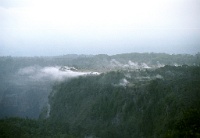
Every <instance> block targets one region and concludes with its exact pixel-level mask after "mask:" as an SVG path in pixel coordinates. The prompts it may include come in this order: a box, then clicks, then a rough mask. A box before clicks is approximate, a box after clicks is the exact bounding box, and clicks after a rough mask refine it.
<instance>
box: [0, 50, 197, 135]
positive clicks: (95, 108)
mask: <svg viewBox="0 0 200 138" xmlns="http://www.w3.org/2000/svg"><path fill="white" fill-rule="evenodd" d="M112 59H115V60H116V61H118V62H119V63H120V65H121V64H122V67H121V68H120V66H118V65H113V67H111V65H112V64H111V62H110V61H112ZM129 60H131V61H137V62H138V65H139V64H140V63H141V64H142V63H143V62H144V63H146V64H148V65H149V66H151V67H152V68H150V69H147V68H137V69H131V68H129V67H128V68H125V69H124V65H125V64H127V63H128V62H129ZM26 61H27V62H26ZM157 61H159V63H160V64H167V65H166V66H164V67H161V68H153V66H155V65H157V64H158V62H157ZM0 62H1V63H2V64H0V66H1V69H0V76H1V78H2V79H0V81H1V83H0V85H1V87H0V96H1V97H0V117H2V116H3V117H4V116H5V115H7V116H8V117H9V115H11V116H12V114H13V112H15V113H17V115H18V116H19V117H24V118H17V117H13V118H2V119H0V137H2V138H4V137H5V138H7V137H11V138H12V137H22V138H23V137H24V138H31V137H33V138H37V137H38V138H43V137H67V138H79V137H93V138H96V137H99V138H110V137H113V138H121V137H123V138H131V137H133V138H135V137H145V138H151V137H152V138H153V137H164V138H172V137H173V138H174V137H175V138H176V137H177V138H179V137H200V125H199V124H200V100H199V99H200V85H199V84H200V67H199V54H197V55H195V56H191V55H168V54H155V53H149V54H148V53H146V54H137V53H134V54H121V55H115V56H107V55H97V56H84V55H81V56H78V55H68V56H61V57H54V58H50V57H35V58H12V57H1V58H0ZM175 63H176V64H178V65H179V66H174V64H175ZM183 64H185V65H183ZM31 65H38V66H41V67H42V66H44V67H45V66H54V65H61V66H63V65H68V66H73V67H76V68H77V69H79V70H89V69H91V70H92V71H101V72H102V73H101V74H100V75H86V76H81V77H77V78H73V79H70V80H66V81H62V82H56V83H55V84H54V85H53V89H52V90H51V93H49V92H48V91H49V90H50V85H51V84H52V83H53V82H50V81H48V80H47V81H44V82H34V81H31V82H28V81H27V80H26V78H25V76H21V78H20V77H19V76H17V75H16V70H19V69H20V68H22V67H27V66H31ZM172 65H173V66H172ZM13 76H14V77H13ZM13 78H15V79H17V81H19V82H24V84H23V85H21V84H20V85H16V86H15V85H13V84H14V83H10V82H11V81H12V80H13V81H14V80H15V79H13ZM19 78H20V79H19ZM21 80H24V81H21ZM28 83H30V84H28ZM27 84H28V85H27ZM26 85H27V86H26ZM19 86H20V87H19ZM30 86H31V87H30ZM22 87H23V89H22ZM45 95H46V97H47V95H49V96H48V102H49V105H48V107H44V108H43V109H40V108H41V106H42V105H43V104H41V101H44V98H42V97H45ZM20 96H21V97H20ZM12 97H20V98H18V99H17V100H16V99H15V100H14V98H12ZM22 97H23V98H22ZM6 98H7V99H6ZM9 98H10V99H11V100H9V101H8V99H9ZM25 99H26V101H24V100H25ZM19 100H20V102H19ZM27 103H29V104H27ZM9 106H10V107H9ZM8 107H9V108H8ZM11 107H12V108H11ZM39 107H40V108H39ZM8 109H9V110H8ZM25 111H26V112H28V113H29V114H25ZM20 113H21V114H20ZM36 113H37V114H36ZM39 113H40V116H39V115H38V114H39ZM26 115H28V117H29V118H25V116H26ZM36 116H39V118H37V117H36ZM30 118H35V119H34V120H33V119H30Z"/></svg>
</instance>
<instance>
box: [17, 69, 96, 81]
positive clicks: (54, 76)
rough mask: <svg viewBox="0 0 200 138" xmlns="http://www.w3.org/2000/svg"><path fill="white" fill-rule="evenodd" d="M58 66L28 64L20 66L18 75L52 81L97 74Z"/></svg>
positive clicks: (36, 79) (34, 79) (33, 79)
mask: <svg viewBox="0 0 200 138" xmlns="http://www.w3.org/2000/svg"><path fill="white" fill-rule="evenodd" d="M64 69H65V70H62V67H60V66H55V67H53V66H51V67H39V66H29V67H25V68H21V69H20V70H19V71H18V74H19V75H23V76H26V77H28V78H29V79H30V80H32V81H45V80H52V81H63V80H65V79H70V78H74V77H78V76H83V75H91V74H93V75H98V74H99V73H98V72H78V71H72V70H70V69H68V67H65V68H64Z"/></svg>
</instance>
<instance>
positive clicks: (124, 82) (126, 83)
mask: <svg viewBox="0 0 200 138" xmlns="http://www.w3.org/2000/svg"><path fill="white" fill-rule="evenodd" d="M128 84H129V81H127V79H125V78H124V79H121V80H120V82H119V86H123V87H125V86H127V85H128Z"/></svg>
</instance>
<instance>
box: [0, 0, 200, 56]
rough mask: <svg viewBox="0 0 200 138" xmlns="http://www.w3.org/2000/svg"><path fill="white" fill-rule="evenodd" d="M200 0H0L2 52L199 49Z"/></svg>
mask: <svg viewBox="0 0 200 138" xmlns="http://www.w3.org/2000/svg"><path fill="white" fill-rule="evenodd" d="M199 13H200V1H199V0H140V1H139V0H137V1H136V0H130V1H128V0H101V1H96V0H84V1H82V0H73V1H68V0H34V1H31V0H1V2H0V56H9V55H11V56H54V55H63V54H74V53H75V54H101V53H104V54H118V53H130V52H165V53H171V54H173V53H174V54H177V53H189V54H195V53H197V52H200V39H199V38H200V16H199Z"/></svg>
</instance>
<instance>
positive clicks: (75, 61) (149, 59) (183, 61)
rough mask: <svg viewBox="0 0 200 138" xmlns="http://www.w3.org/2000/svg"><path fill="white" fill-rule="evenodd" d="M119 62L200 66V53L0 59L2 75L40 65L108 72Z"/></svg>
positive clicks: (0, 73) (72, 55)
mask: <svg viewBox="0 0 200 138" xmlns="http://www.w3.org/2000/svg"><path fill="white" fill-rule="evenodd" d="M112 59H116V60H117V61H119V62H121V63H123V64H126V63H128V61H129V60H131V61H133V62H138V63H147V64H148V65H157V63H161V64H164V65H174V64H178V65H199V64H200V53H197V54H196V55H188V54H177V55H169V54H165V53H129V54H118V55H113V56H108V55H105V54H100V55H76V54H71V55H63V56H55V57H10V56H9V57H0V68H1V70H0V75H2V73H14V72H15V71H16V69H19V68H22V67H27V66H34V65H38V66H41V67H44V66H64V65H66V66H73V67H76V68H78V69H89V70H99V71H102V70H106V69H110V68H109V67H110V61H111V60H112Z"/></svg>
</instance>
